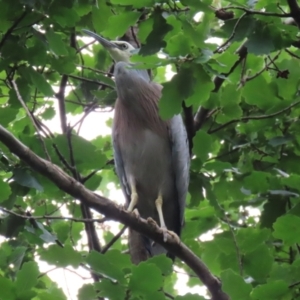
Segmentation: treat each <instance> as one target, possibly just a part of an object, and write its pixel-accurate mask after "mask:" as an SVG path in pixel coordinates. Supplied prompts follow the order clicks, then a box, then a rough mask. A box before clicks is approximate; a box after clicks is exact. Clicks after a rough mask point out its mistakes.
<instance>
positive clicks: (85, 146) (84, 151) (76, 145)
mask: <svg viewBox="0 0 300 300" xmlns="http://www.w3.org/2000/svg"><path fill="white" fill-rule="evenodd" d="M53 141H54V143H55V144H56V145H57V147H58V149H59V151H60V153H61V154H62V155H63V156H64V157H69V147H68V143H67V139H66V137H65V135H58V136H57V137H56V138H55V139H53ZM71 142H72V149H73V155H74V160H75V164H76V166H77V168H78V169H79V170H91V169H92V170H94V169H100V168H101V167H103V165H104V164H105V163H106V161H107V159H106V156H105V155H104V154H103V153H101V150H100V149H97V148H96V147H95V146H94V145H93V144H92V143H91V142H90V141H88V140H86V139H84V138H82V137H80V136H78V135H73V136H72V139H71Z"/></svg>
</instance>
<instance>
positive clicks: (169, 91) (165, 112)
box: [158, 66, 193, 120]
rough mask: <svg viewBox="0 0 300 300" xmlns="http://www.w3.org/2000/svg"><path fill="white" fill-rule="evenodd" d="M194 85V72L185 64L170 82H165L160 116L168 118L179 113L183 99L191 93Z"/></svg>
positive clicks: (160, 104) (160, 103)
mask: <svg viewBox="0 0 300 300" xmlns="http://www.w3.org/2000/svg"><path fill="white" fill-rule="evenodd" d="M192 87H193V77H192V72H191V70H190V68H189V67H188V66H186V67H184V66H183V67H182V68H180V70H179V72H178V74H176V75H174V76H173V78H172V80H171V81H170V82H166V83H164V84H163V90H162V97H161V99H160V101H159V105H158V106H159V114H160V116H161V117H162V118H163V119H165V120H166V119H170V118H171V117H173V116H174V115H175V114H179V113H180V111H181V104H182V101H183V100H185V98H187V97H188V96H189V95H191V93H192Z"/></svg>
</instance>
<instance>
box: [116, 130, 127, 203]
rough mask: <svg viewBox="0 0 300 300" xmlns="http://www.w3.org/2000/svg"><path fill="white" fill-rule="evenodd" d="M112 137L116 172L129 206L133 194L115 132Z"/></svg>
mask: <svg viewBox="0 0 300 300" xmlns="http://www.w3.org/2000/svg"><path fill="white" fill-rule="evenodd" d="M112 136H113V139H112V142H113V148H114V161H115V168H116V172H117V175H118V177H119V180H120V184H121V188H122V191H123V194H124V195H125V197H126V202H127V204H128V205H129V203H130V194H131V192H130V186H129V184H128V181H127V178H126V174H125V170H124V163H123V158H122V154H121V151H120V147H119V145H118V143H117V141H116V138H115V135H114V132H113V135H112Z"/></svg>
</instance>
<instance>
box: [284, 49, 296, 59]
mask: <svg viewBox="0 0 300 300" xmlns="http://www.w3.org/2000/svg"><path fill="white" fill-rule="evenodd" d="M284 51H285V52H286V53H288V54H289V55H290V56H292V57H294V58H297V59H300V56H298V55H297V54H295V53H293V52H291V51H290V50H288V49H284Z"/></svg>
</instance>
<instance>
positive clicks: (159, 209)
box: [155, 193, 168, 242]
mask: <svg viewBox="0 0 300 300" xmlns="http://www.w3.org/2000/svg"><path fill="white" fill-rule="evenodd" d="M162 205H163V198H162V195H161V193H159V195H158V198H157V199H156V200H155V206H156V209H157V212H158V217H159V223H160V227H161V229H162V231H163V235H164V242H166V241H167V240H168V229H167V226H166V223H165V220H164V215H163V211H162Z"/></svg>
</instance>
